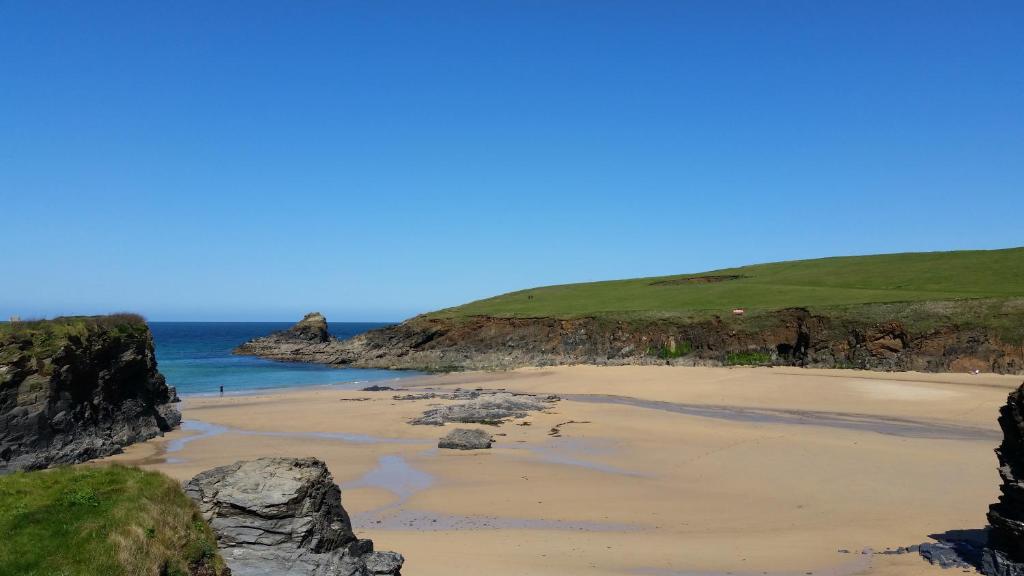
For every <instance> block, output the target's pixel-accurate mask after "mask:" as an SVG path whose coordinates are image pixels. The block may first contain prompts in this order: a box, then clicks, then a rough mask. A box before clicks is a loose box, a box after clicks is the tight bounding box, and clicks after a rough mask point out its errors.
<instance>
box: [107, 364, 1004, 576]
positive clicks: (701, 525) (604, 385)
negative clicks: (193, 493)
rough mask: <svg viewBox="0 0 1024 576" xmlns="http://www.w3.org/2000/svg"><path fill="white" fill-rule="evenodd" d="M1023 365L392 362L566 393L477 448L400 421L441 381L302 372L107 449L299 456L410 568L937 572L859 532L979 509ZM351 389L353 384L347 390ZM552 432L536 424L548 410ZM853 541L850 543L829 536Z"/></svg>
mask: <svg viewBox="0 0 1024 576" xmlns="http://www.w3.org/2000/svg"><path fill="white" fill-rule="evenodd" d="M1019 383H1020V378H1019V377H1005V376H995V375H978V376H970V375H953V374H918V373H901V374H882V373H874V372H860V371H846V370H833V371H824V370H802V369H781V368H780V369H764V368H757V369H753V368H752V369H748V368H676V367H654V366H648V367H606V368H603V367H583V366H579V367H560V368H546V369H524V370H517V371H513V372H507V373H470V374H458V375H449V376H432V377H423V378H415V379H408V380H402V381H400V382H399V383H398V385H401V386H402V387H405V388H416V389H418V390H420V389H423V388H425V387H432V388H436V389H451V388H454V387H457V386H461V387H463V388H471V387H476V386H482V387H485V388H506V389H508V390H511V391H520V392H533V393H555V394H559V395H562V396H563V397H564V398H565V399H563V400H562V401H561V402H558V403H556V404H554V405H553V408H552V409H551V410H550V411H549V412H548V413H535V414H531V415H530V416H529V417H527V418H526V419H525V421H528V422H530V425H529V426H519V425H516V423H515V422H510V423H506V424H504V425H502V426H501V427H499V428H494V429H493V432H495V433H498V434H503V435H502V436H497V437H496V439H497V443H496V445H495V448H494V449H492V450H488V451H474V452H458V451H447V450H438V449H437V448H436V442H437V439H438V438H439V437H440V436H442V435H443V434H444V433H445V432H446V431H447V429H450V427H451V425H448V426H446V427H445V428H438V427H433V426H411V425H409V424H407V423H406V421H407V420H408V419H409V418H411V417H413V416H415V415H418V414H419V413H421V412H422V411H423V410H424V409H426V408H427V407H428V406H429V405H431V404H436V403H438V402H444V401H439V400H418V401H399V400H393V399H392V396H393V395H394V394H395V393H393V392H356V391H350V390H341V389H338V388H330V387H323V388H306V389H301V390H292V391H282V392H276V393H263V394H252V395H246V396H228V397H224V398H205V397H193V398H189V399H187V400H186V402H185V403H184V405H183V414H184V417H185V419H186V420H187V421H189V422H188V424H187V425H186V427H185V429H184V430H180V431H175V432H172V433H170V434H168V435H167V436H166V437H164V438H162V439H156V440H154V441H150V442H147V443H144V444H139V445H135V446H132V447H131V448H129V449H128V450H127V451H126V452H125V453H124V454H121V455H119V456H116V457H113V458H110V459H109V460H113V461H121V462H129V463H138V464H141V465H143V466H145V467H147V468H153V469H157V470H161V471H163V472H166V473H167V474H170V475H171V476H173V477H175V478H179V479H182V480H185V479H188V478H190V477H191V476H192V475H193V474H195V473H197V472H199V471H201V470H204V469H207V468H210V467H213V466H217V465H221V464H226V463H230V462H234V461H235V460H238V459H245V458H254V457H259V456H268V455H288V456H306V455H310V456H316V457H319V458H322V459H324V460H325V461H326V462H327V463H328V465H329V466H330V469H331V471H332V472H333V474H334V476H335V479H336V480H337V481H338V482H339V483H340V484H341V485H342V488H343V493H344V495H343V497H344V502H345V506H346V508H347V509H348V510H349V512H350V513H351V514H352V515H353V520H354V523H355V524H356V528H357V531H358V533H359V534H360V535H363V536H367V537H371V538H373V539H374V541H375V542H376V543H377V544H378V546H379V547H380V548H382V549H393V550H398V551H400V552H402V553H403V554H405V556H406V559H407V561H406V569H405V573H407V574H409V575H411V576H421V575H422V576H432V575H441V574H445V575H449V574H453V573H466V574H469V573H486V574H495V575H516V576H521V575H527V574H530V575H533V574H559V575H566V574H649V575H676V574H687V575H698V574H700V575H704V574H725V573H733V574H750V575H755V574H765V573H767V574H775V575H781V574H787V575H788V574H794V575H802V574H806V573H814V574H857V573H863V574H878V575H889V574H940V573H943V571H942V570H940V569H939V568H936V567H932V566H929V565H928V564H926V563H925V562H924V561H922V560H921V559H920V558H919V557H917V556H916V555H902V556H882V555H865V554H861V551H862V550H863V549H864V548H867V547H870V548H873V549H875V550H876V551H878V550H883V549H885V548H887V547H892V548H895V547H899V546H906V545H911V544H916V543H920V542H924V541H928V540H929V538H928V536H929V534H935V533H941V532H945V531H948V530H962V529H979V528H982V527H983V526H984V525H985V511H986V509H987V506H988V504H989V503H990V502H993V501H994V500H995V498H996V495H997V492H998V476H997V474H996V461H995V457H994V455H993V453H992V449H993V448H994V447H995V446H996V444H997V443H998V440H999V432H998V426H997V424H996V416H997V412H998V408H999V406H1000V405H1001V404H1002V403H1003V402H1004V401H1005V399H1006V395H1007V393H1008V392H1009V391H1010V390H1011V389H1012V388H1013V387H1014V386H1016V385H1018V384H1019ZM353 399H367V400H359V401H357V400H353ZM569 420H574V421H581V422H585V423H579V424H568V425H566V426H564V427H562V435H561V437H558V438H554V437H551V436H549V435H548V434H549V430H550V429H551V428H552V427H553V426H555V425H556V424H558V423H561V422H565V421H569ZM840 550H849V551H850V552H849V553H843V552H840Z"/></svg>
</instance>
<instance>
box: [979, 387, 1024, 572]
mask: <svg viewBox="0 0 1024 576" xmlns="http://www.w3.org/2000/svg"><path fill="white" fill-rule="evenodd" d="M999 427H1000V428H1002V429H1003V442H1002V443H1001V444H1000V445H999V447H998V448H996V457H997V458H998V459H999V476H1000V477H1002V479H1003V483H1002V484H1001V485H1000V486H999V490H1000V492H1001V495H1000V496H999V502H997V503H995V504H992V505H991V506H989V512H988V521H989V524H990V525H991V529H990V531H989V535H988V546H987V548H986V550H985V552H984V556H983V558H982V572H984V573H985V574H988V575H990V576H1024V385H1022V386H1021V387H1019V388H1017V389H1016V390H1014V391H1013V392H1011V393H1010V396H1009V398H1007V401H1006V405H1005V406H1003V407H1002V408H1000V410H999Z"/></svg>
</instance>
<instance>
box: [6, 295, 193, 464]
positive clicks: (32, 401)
mask: <svg viewBox="0 0 1024 576" xmlns="http://www.w3.org/2000/svg"><path fill="white" fill-rule="evenodd" d="M174 400H176V398H175V394H174V389H173V388H170V387H168V386H167V384H166V382H165V380H164V377H163V375H162V374H160V372H159V371H158V370H157V364H156V357H155V355H154V353H153V339H152V336H151V335H150V332H149V328H148V327H147V326H146V324H145V322H144V321H143V320H142V319H141V318H138V317H135V316H131V315H119V316H116V317H88V318H83V317H76V318H58V319H55V320H50V321H43V322H28V323H19V324H10V325H7V326H5V327H4V329H3V331H0V473H2V472H9V471H13V470H33V469H38V468H46V467H48V466H52V465H58V464H74V463H77V462H83V461H85V460H90V459H92V458H100V457H103V456H109V455H111V454H116V453H118V452H120V451H121V449H122V448H123V447H124V446H127V445H129V444H132V443H135V442H140V441H143V440H147V439H149V438H152V437H154V436H159V435H162V434H163V433H164V432H166V431H168V430H171V429H172V428H174V427H175V426H177V425H178V423H179V421H180V419H181V417H180V415H179V413H178V411H177V410H176V409H175V408H174V407H173V405H172V401H174Z"/></svg>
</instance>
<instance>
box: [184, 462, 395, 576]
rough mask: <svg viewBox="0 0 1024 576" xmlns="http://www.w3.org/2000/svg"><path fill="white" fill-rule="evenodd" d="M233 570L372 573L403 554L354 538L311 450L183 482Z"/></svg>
mask: <svg viewBox="0 0 1024 576" xmlns="http://www.w3.org/2000/svg"><path fill="white" fill-rule="evenodd" d="M185 491H186V493H187V494H188V495H189V496H190V497H191V498H192V499H193V500H194V501H195V502H196V504H197V505H198V506H199V510H200V511H201V512H202V514H203V517H204V518H205V519H206V520H207V522H209V523H210V526H211V527H212V528H213V530H214V532H216V534H217V540H218V544H219V547H220V549H221V555H222V556H223V557H224V560H225V562H227V564H228V567H229V568H231V572H232V574H233V575H234V576H314V575H315V576H371V575H384V574H391V575H397V574H399V573H400V571H401V568H402V564H403V562H404V559H403V558H402V555H401V554H398V553H395V552H376V551H374V550H373V542H372V541H371V540H367V539H359V538H357V537H356V535H355V534H354V533H353V531H352V523H351V521H350V520H349V516H348V514H347V513H346V512H345V509H344V508H343V507H342V505H341V490H340V489H339V488H338V485H337V484H335V483H334V479H333V477H332V476H331V473H330V472H329V471H328V470H327V465H326V464H324V463H323V462H322V461H320V460H317V459H315V458H260V459H258V460H251V461H246V462H236V463H234V464H231V465H228V466H221V467H219V468H214V469H212V470H207V471H206V472H202V473H200V474H198V475H197V476H196V477H194V478H192V480H190V481H189V482H188V483H187V484H186V485H185Z"/></svg>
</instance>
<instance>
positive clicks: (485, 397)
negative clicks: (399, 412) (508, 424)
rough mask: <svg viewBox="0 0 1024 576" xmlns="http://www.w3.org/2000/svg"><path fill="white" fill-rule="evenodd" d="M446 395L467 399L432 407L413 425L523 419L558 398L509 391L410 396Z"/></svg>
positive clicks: (446, 396) (485, 422)
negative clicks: (457, 402)
mask: <svg viewBox="0 0 1024 576" xmlns="http://www.w3.org/2000/svg"><path fill="white" fill-rule="evenodd" d="M424 397H426V398H447V399H452V400H465V401H464V402H461V403H459V404H447V405H443V406H437V407H435V408H429V409H427V410H426V411H424V412H423V414H422V415H420V416H417V417H416V418H413V419H412V420H410V421H409V423H410V424H414V425H420V426H423V425H426V426H443V425H444V424H446V423H448V422H457V423H461V424H490V425H497V424H501V423H503V422H504V421H506V420H509V419H511V418H524V417H526V415H527V414H529V413H530V412H542V411H544V410H547V409H548V408H550V407H551V404H552V403H554V402H557V401H558V399H559V398H558V397H557V396H533V395H531V394H512V393H510V392H478V391H470V392H462V391H460V392H455V393H454V394H449V395H430V396H423V395H420V396H417V395H411V399H422V398H424Z"/></svg>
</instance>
